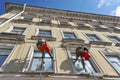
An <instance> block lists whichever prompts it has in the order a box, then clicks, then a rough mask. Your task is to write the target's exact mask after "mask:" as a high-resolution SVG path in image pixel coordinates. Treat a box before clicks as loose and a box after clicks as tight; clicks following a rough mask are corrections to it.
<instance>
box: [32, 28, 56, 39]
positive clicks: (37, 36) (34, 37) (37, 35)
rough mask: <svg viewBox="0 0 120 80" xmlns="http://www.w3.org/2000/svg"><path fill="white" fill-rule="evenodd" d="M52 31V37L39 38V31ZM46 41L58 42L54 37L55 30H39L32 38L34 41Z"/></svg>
mask: <svg viewBox="0 0 120 80" xmlns="http://www.w3.org/2000/svg"><path fill="white" fill-rule="evenodd" d="M40 30H41V31H42V30H43V31H50V32H51V37H46V36H39V31H40ZM43 38H44V39H46V40H47V41H56V37H55V36H54V31H53V30H50V29H39V28H37V29H36V30H35V35H34V36H32V37H31V39H34V40H40V39H43Z"/></svg>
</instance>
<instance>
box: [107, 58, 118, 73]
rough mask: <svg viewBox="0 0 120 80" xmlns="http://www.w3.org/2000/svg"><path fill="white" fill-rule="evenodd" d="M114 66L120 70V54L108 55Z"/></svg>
mask: <svg viewBox="0 0 120 80" xmlns="http://www.w3.org/2000/svg"><path fill="white" fill-rule="evenodd" d="M107 58H108V60H109V61H110V62H111V63H112V64H113V66H114V68H115V69H116V70H118V71H119V72H120V58H119V57H118V56H107Z"/></svg>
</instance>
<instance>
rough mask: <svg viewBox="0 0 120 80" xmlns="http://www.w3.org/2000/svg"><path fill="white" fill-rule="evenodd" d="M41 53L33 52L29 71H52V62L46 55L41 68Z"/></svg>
mask: <svg viewBox="0 0 120 80" xmlns="http://www.w3.org/2000/svg"><path fill="white" fill-rule="evenodd" d="M41 59H42V53H40V52H39V51H34V54H33V60H32V64H31V68H30V70H31V71H37V70H43V71H53V62H52V59H51V58H50V56H49V54H48V53H45V58H44V62H45V64H42V66H41Z"/></svg>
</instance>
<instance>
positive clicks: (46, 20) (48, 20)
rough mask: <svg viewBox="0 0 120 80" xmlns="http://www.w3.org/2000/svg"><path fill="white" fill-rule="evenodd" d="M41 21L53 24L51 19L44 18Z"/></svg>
mask: <svg viewBox="0 0 120 80" xmlns="http://www.w3.org/2000/svg"><path fill="white" fill-rule="evenodd" d="M41 23H46V24H51V20H50V19H46V18H43V19H42V21H41Z"/></svg>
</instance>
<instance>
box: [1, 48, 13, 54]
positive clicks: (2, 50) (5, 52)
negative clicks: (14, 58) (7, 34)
mask: <svg viewBox="0 0 120 80" xmlns="http://www.w3.org/2000/svg"><path fill="white" fill-rule="evenodd" d="M10 52H11V50H8V49H0V55H9V54H10Z"/></svg>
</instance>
